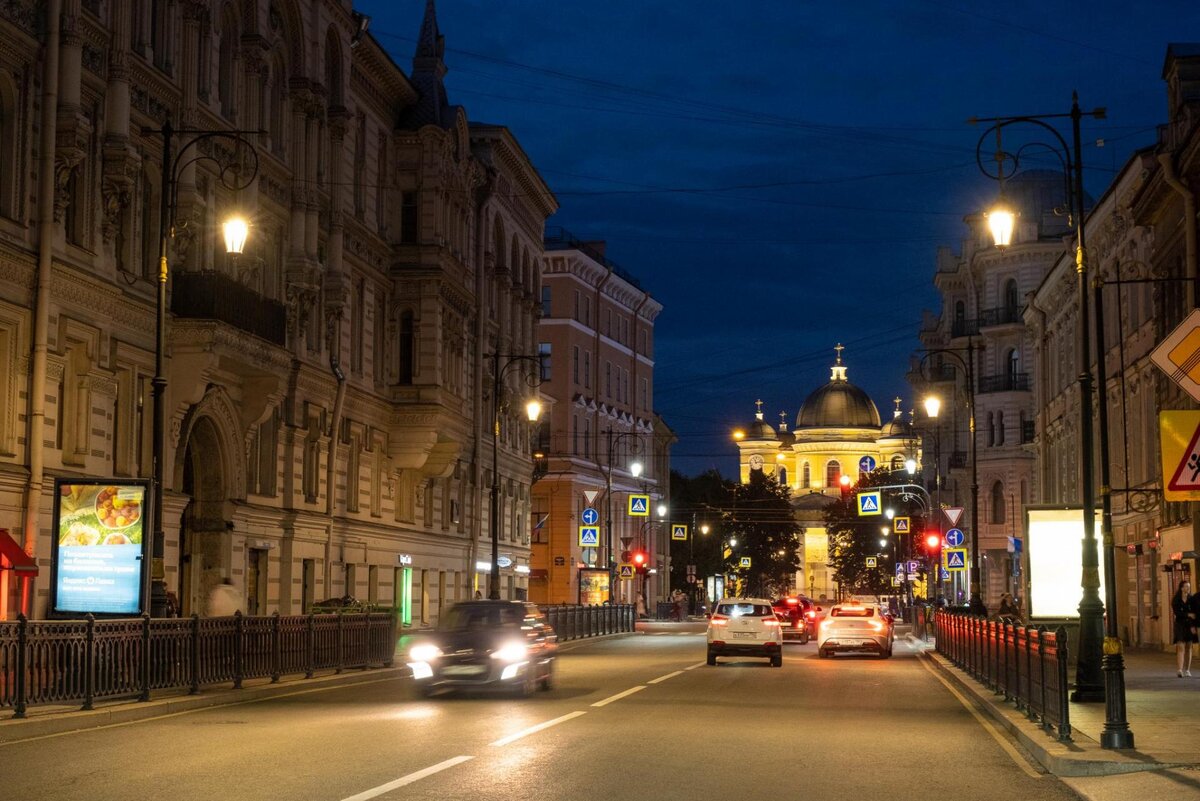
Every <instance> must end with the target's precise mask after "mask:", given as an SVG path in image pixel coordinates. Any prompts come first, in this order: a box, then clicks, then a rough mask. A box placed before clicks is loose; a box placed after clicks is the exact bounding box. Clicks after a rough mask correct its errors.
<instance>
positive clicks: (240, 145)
mask: <svg viewBox="0 0 1200 801" xmlns="http://www.w3.org/2000/svg"><path fill="white" fill-rule="evenodd" d="M142 133H143V134H147V135H149V134H156V133H157V134H160V135H161V136H162V149H163V150H162V183H161V186H160V197H159V224H158V228H159V236H158V287H157V290H158V291H157V297H156V308H155V310H156V319H155V324H154V377H153V378H152V379H150V387H151V401H152V404H153V407H154V420H153V433H152V444H151V449H152V451H153V453H152V455H151V459H152V463H151V493H152V494H151V502H150V515H151V521H150V526H151V533H150V557H151V562H150V565H151V569H150V572H149V575H148V579H149V581H150V586H149V588H147V592H146V595H147V596H148V600H149V606H150V614H151V616H152V617H165V616H166V614H167V585H166V582H165V580H164V578H165V575H166V570H165V566H164V564H163V559H164V555H165V548H164V543H165V537H164V535H163V483H164V480H165V478H164V473H165V472H166V471H165V465H164V461H165V459H166V453H165V446H166V436H165V434H166V415H167V412H166V392H167V376H166V365H165V358H166V334H167V278H168V275H169V269H168V262H167V246H168V240H169V239H173V238H174V237H175V227H176V222H175V214H176V212H177V211H178V207H179V204H178V198H177V197H176V193H177V192H178V191H179V174H180V172H182V171H183V170H184V169H185V168H187V167H188V166H190V165H192V164H195V163H197V162H200V161H210V162H212V163H213V164H215V165H216V167H217V172H218V176H219V178H220V181H221V183H222V184H223V185H224V186H225V187H226V188H227V189H230V190H232V191H234V192H238V191H241V190H242V189H245V188H246V187H248V186H250V184H251V183H253V181H254V179H255V178H256V177H257V176H258V151H257V150H256V149H255V148H254V145H252V144H251V143H250V141H249V140H248V139H246V138H245V137H246V136H249V135H254V134H259V133H263V131H207V130H198V129H193V128H178V129H177V128H174V127H172V126H171V122H170V120H167V121H165V122H164V123H163V124H162V128H160V129H158V130H155V129H153V128H143V129H142ZM177 134H178V135H187V136H192V137H193V138H192V139H191V140H190V141H189V142H188V143H187V144H185V145H184V146H183V147H181V148H179V152H178V153H174V154H172V146H173V145H174V139H175V136H176V135H177ZM211 140H225V141H226V142H228V143H232V144H233V145H234V155H233V156H232V157H231V156H228V155H227V154H224V153H222V152H221V151H220V150H219V149H216V148H214V149H213V151H212V152H211V153H204V152H202V151H199V149H198V152H197V153H195V154H193V153H191V149H192V148H194V147H196V146H197V145H198V144H199V143H201V142H207V141H211ZM243 154H247V155H248V156H249V159H248V163H247V162H245V161H243V160H242V159H241V158H240V157H241V156H242V155H243ZM185 156H187V157H188V158H187V159H186V160H185V159H184V157H185ZM222 229H223V234H224V239H225V250H226V252H228V253H230V254H234V255H236V254H240V253H241V252H242V249H243V247H244V246H245V244H246V237H247V235H248V234H249V231H250V227H249V224H248V223H247V222H246V220H245V218H244V217H240V216H234V217H231V218H229V219H227V220H226V221H225V222H224V223H223V224H222Z"/></svg>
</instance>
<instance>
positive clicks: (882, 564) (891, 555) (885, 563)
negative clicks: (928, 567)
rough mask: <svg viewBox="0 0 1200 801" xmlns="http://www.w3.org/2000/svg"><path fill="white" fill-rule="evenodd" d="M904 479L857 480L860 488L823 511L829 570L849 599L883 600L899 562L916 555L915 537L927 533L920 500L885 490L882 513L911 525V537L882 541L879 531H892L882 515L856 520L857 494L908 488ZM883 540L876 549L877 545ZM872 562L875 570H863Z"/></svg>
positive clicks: (883, 475) (878, 474)
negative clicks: (889, 511) (853, 596)
mask: <svg viewBox="0 0 1200 801" xmlns="http://www.w3.org/2000/svg"><path fill="white" fill-rule="evenodd" d="M908 481H909V478H908V476H907V474H903V477H901V475H900V474H897V473H896V472H894V471H891V470H888V469H886V468H880V469H878V470H875V471H873V472H871V473H867V474H863V475H861V476H859V480H858V484H856V485H855V486H854V487H852V489H851V491H850V492H849V493H847V494H846V496H845V497H843V498H841V499H840V500H838V501H836V502H834V503H832V504H830V505H829V506H828V507H827V508H826V509H825V525H826V529H827V531H828V533H829V564H830V566H831V567H833V571H834V576H835V578H836V580H837V582H838V583H839V584H841V586H842V587H843V588H846V589H847V590H849V592H851V593H852V594H863V595H886V594H891V593H894V592H895V591H896V590H895V589H894V588H893V587H892V577H893V576H895V575H896V573H895V565H896V562H897V560H908V559H910V558H913V554H914V553H915V552H916V549H915V548H914V547H913V539H912V538H913V537H914V536H917V532H920V531H923V530H924V528H925V525H924V518H923V516H922V511H923V510H922V506H921V500H920V496H919V495H912V494H909V493H905V492H903V491H893V490H883V491H882V492H883V507H884V508H885V509H887V508H891V509H894V510H895V512H896V514H897V515H898V516H907V517H909V518H910V519H911V520H912V532H911V533H909V534H907V535H897V534H895V533H894V532H893V533H891V534H890V535H889V536H887V537H884V536H883V532H882V528H883V527H884V526H889V527H890V525H891V521H890V520H888V518H887V517H886V516H884V515H880V516H878V517H875V516H860V515H859V514H858V501H857V498H856V494H857V493H858V492H860V491H863V490H868V489H870V488H872V487H879V486H884V485H896V484H904V483H908ZM881 539H884V540H886V543H885V545H883V546H880V540H881ZM869 557H875V559H876V566H875V567H867V559H868V558H869Z"/></svg>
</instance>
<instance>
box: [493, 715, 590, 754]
mask: <svg viewBox="0 0 1200 801" xmlns="http://www.w3.org/2000/svg"><path fill="white" fill-rule="evenodd" d="M586 714H587V712H584V711H582V710H577V711H575V712H571V713H568V714H566V715H563V716H562V717H561V718H555V719H554V720H547V721H546V722H545V723H539V724H538V725H536V726H530V727H529V728H528V729H522V730H521V731H519V732H517V733H516V734H510V735H508V736H507V737H501V738H500V739H499V740H497V741H496V742H494V743H488V745H493V746H496V747H499V746H502V745H508V744H509V743H512V742H516V741H517V740H520V739H521V738H522V737H528V736H529V735H531V734H535V733H537V732H539V731H542V730H543V729H548V728H550V727H551V726H557V725H558V724H560V723H566V722H567V721H568V720H571V719H573V718H577V717H579V716H580V715H586Z"/></svg>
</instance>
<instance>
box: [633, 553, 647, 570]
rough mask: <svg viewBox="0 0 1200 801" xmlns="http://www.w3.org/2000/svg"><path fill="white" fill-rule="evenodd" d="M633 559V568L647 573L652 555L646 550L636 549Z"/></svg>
mask: <svg viewBox="0 0 1200 801" xmlns="http://www.w3.org/2000/svg"><path fill="white" fill-rule="evenodd" d="M631 561H632V562H633V569H634V570H636V571H637V572H639V573H645V572H646V568H647V567H649V565H650V557H649V555H648V554H647V553H646V552H645V551H634V552H633V558H632V560H631Z"/></svg>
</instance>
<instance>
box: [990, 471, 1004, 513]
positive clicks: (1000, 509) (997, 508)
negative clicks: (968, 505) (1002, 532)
mask: <svg viewBox="0 0 1200 801" xmlns="http://www.w3.org/2000/svg"><path fill="white" fill-rule="evenodd" d="M992 522H993V523H1003V522H1004V485H1003V484H1002V483H1000V482H999V481H997V482H996V483H995V484H993V485H992Z"/></svg>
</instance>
